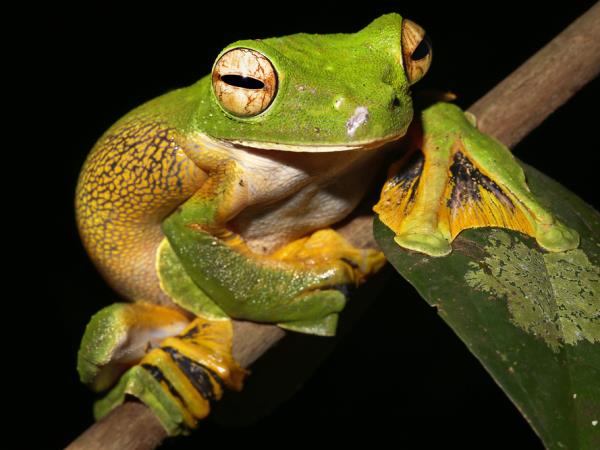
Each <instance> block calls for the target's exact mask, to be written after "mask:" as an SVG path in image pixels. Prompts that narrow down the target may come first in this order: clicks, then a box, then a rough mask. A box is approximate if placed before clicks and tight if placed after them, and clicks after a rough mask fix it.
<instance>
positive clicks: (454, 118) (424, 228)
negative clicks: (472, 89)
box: [374, 103, 579, 256]
mask: <svg viewBox="0 0 600 450" xmlns="http://www.w3.org/2000/svg"><path fill="white" fill-rule="evenodd" d="M422 128H423V131H422V141H421V142H420V145H419V147H420V149H421V152H422V154H418V153H417V154H414V155H412V165H410V164H411V162H410V161H408V160H406V161H402V162H401V163H400V164H398V165H396V166H395V167H394V168H393V170H394V172H393V174H392V176H391V177H390V178H389V179H388V181H387V182H386V184H385V186H384V188H383V190H382V194H381V199H380V201H379V203H378V204H377V205H376V206H375V208H374V209H375V211H376V212H377V213H378V214H379V217H380V219H381V220H382V221H383V222H384V223H385V224H386V225H387V226H388V227H389V228H391V229H392V230H393V231H394V232H395V234H396V236H395V241H396V242H397V243H398V244H399V245H400V246H402V247H405V248H407V249H410V250H415V251H419V252H422V253H425V254H428V255H431V256H444V255H447V254H448V253H450V251H451V246H450V243H451V242H452V240H453V239H454V238H455V237H456V236H457V235H458V234H459V233H460V232H461V231H462V230H464V229H467V228H476V227H484V226H497V227H503V228H509V229H513V230H517V231H521V232H523V233H526V234H528V235H530V236H533V237H535V238H536V240H537V242H538V244H539V245H540V246H541V247H543V248H544V249H546V250H549V251H563V250H568V249H572V248H575V247H577V246H578V245H579V236H578V234H577V233H576V232H575V231H574V230H571V229H570V228H568V227H566V226H565V225H564V224H562V223H561V222H560V221H559V220H557V219H556V218H555V217H554V215H553V214H552V213H551V212H550V211H549V210H548V209H546V208H545V207H544V206H542V205H541V204H540V203H539V202H538V201H537V200H536V198H535V197H534V196H533V195H532V193H531V192H530V191H529V188H528V186H527V184H526V182H525V175H524V173H523V170H522V168H521V167H520V166H519V164H518V163H517V162H516V160H515V159H514V157H513V155H512V153H511V152H510V151H509V150H508V149H507V148H506V147H505V146H503V145H502V144H500V143H499V142H498V141H496V140H494V139H493V138H491V137H490V136H488V135H486V134H484V133H482V132H480V131H479V130H477V128H476V127H475V126H474V124H472V123H471V122H470V121H469V119H468V117H466V116H465V114H464V113H463V112H462V111H461V110H460V109H459V108H458V107H456V106H455V105H451V104H448V103H438V104H436V105H434V106H432V107H430V108H428V109H427V110H425V111H424V112H423V114H422ZM409 166H410V167H409Z"/></svg>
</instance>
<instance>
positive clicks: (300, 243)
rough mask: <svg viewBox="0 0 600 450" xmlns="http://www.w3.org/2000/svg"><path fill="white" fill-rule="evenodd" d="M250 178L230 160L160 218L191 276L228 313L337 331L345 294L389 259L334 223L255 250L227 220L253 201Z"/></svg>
mask: <svg viewBox="0 0 600 450" xmlns="http://www.w3.org/2000/svg"><path fill="white" fill-rule="evenodd" d="M248 185H249V183H248V182H247V180H246V179H244V173H243V171H242V170H241V169H240V167H239V166H238V165H237V163H236V162H235V161H233V160H226V161H224V162H223V163H222V164H221V165H219V166H218V167H217V170H212V172H211V176H210V178H209V181H208V182H207V183H205V184H204V185H203V186H202V187H201V188H200V190H199V191H198V192H197V193H196V194H195V195H194V196H193V197H192V198H190V199H189V200H188V201H187V202H186V203H185V204H183V205H182V206H181V207H180V208H179V209H178V210H177V211H175V212H174V213H173V214H171V215H170V216H169V217H168V218H167V219H166V220H165V221H164V222H163V231H164V233H165V235H166V237H167V239H168V241H169V244H170V246H171V247H172V249H173V251H174V252H175V253H176V255H177V257H178V260H179V261H180V262H181V264H182V265H183V267H184V268H185V270H186V272H187V273H188V274H189V276H190V278H191V279H192V280H193V281H194V283H195V284H196V285H198V286H199V287H200V288H201V289H202V290H203V291H204V292H206V294H207V295H208V296H209V297H210V298H211V299H212V300H213V301H214V302H215V303H216V304H218V306H219V307H220V308H221V309H222V310H223V311H224V312H225V313H227V315H229V316H230V317H234V318H239V319H247V320H252V321H257V322H271V323H277V324H279V325H280V326H282V327H285V328H288V329H293V330H296V331H303V332H307V333H311V334H320V335H332V334H334V333H335V328H336V324H337V317H338V313H339V312H340V311H341V310H342V309H343V307H344V305H345V302H346V298H345V295H344V293H343V290H340V287H342V286H347V285H353V284H354V285H356V284H358V283H360V282H361V281H362V280H363V279H364V278H365V277H366V276H367V275H368V274H370V273H371V272H374V271H376V270H377V269H379V268H380V267H381V266H382V265H383V264H384V257H383V255H382V254H381V253H380V252H378V251H374V250H360V249H356V248H354V247H353V246H352V245H350V244H349V243H348V242H347V241H346V240H344V239H343V238H342V237H341V236H340V235H339V234H338V233H336V232H335V231H333V230H331V229H325V230H319V231H316V232H315V233H313V234H312V235H310V236H307V237H304V238H301V239H298V240H296V241H294V242H291V243H289V244H288V245H287V246H285V247H283V248H281V249H279V250H277V251H276V252H274V253H272V254H269V255H259V254H257V253H255V252H253V251H252V250H251V249H250V248H249V247H248V246H247V245H246V243H245V242H244V240H243V239H242V238H241V237H240V236H239V235H237V234H235V233H232V232H231V231H229V230H228V229H227V228H226V224H227V221H229V220H231V218H232V217H234V216H235V214H236V213H237V212H239V211H240V210H241V209H243V208H244V207H245V206H246V205H247V204H248V202H249V201H250V200H249V199H250V196H251V195H252V193H251V192H249V189H250V188H249V186H248Z"/></svg>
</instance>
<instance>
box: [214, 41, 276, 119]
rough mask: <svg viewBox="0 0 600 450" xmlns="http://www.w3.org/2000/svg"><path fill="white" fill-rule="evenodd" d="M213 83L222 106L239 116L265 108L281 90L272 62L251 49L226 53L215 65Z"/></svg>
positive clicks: (239, 49) (257, 112)
mask: <svg viewBox="0 0 600 450" xmlns="http://www.w3.org/2000/svg"><path fill="white" fill-rule="evenodd" d="M212 84H213V89H214V92H215V95H216V96H217V99H218V100H219V103H220V104H221V106H222V107H223V108H224V109H225V110H226V111H228V112H229V113H231V114H233V115H234V116H238V117H251V116H256V115H258V114H260V113H262V112H263V111H265V110H266V109H267V108H268V107H269V105H270V104H271V102H272V101H273V98H274V97H275V93H276V92H277V74H276V72H275V69H274V68H273V65H272V64H271V62H270V61H269V60H268V59H267V58H266V57H265V56H264V55H262V54H261V53H259V52H257V51H254V50H250V49H249V48H235V49H233V50H229V51H228V52H227V53H225V54H223V56H221V57H220V58H219V59H218V60H217V62H216V63H215V66H214V68H213V72H212Z"/></svg>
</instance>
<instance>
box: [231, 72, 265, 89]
mask: <svg viewBox="0 0 600 450" xmlns="http://www.w3.org/2000/svg"><path fill="white" fill-rule="evenodd" d="M221 80H222V81H223V82H224V83H227V84H230V85H231V86H236V87H241V88H244V89H262V88H264V87H265V83H263V82H262V81H260V80H257V79H256V78H251V77H243V76H241V75H221Z"/></svg>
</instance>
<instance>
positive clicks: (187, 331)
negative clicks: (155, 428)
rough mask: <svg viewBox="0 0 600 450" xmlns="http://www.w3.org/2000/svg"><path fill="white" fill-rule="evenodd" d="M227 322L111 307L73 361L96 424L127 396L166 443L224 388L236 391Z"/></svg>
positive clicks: (241, 373) (238, 375)
mask: <svg viewBox="0 0 600 450" xmlns="http://www.w3.org/2000/svg"><path fill="white" fill-rule="evenodd" d="M232 339H233V330H232V325H231V321H230V320H208V319H204V318H199V317H198V318H195V319H189V318H188V317H187V316H186V315H184V314H182V313H181V312H179V311H177V310H175V309H172V308H167V307H163V306H157V305H152V304H146V303H133V304H126V303H116V304H114V305H111V306H109V307H107V308H104V309H103V310H101V311H100V312H99V313H97V314H96V315H95V316H94V317H93V318H92V320H91V321H90V323H89V325H88V326H87V328H86V332H85V334H84V337H83V340H82V344H81V348H80V351H79V354H78V365H77V369H78V371H79V375H80V378H81V380H82V382H84V383H86V384H88V385H90V387H92V388H93V389H94V390H96V391H102V390H105V389H106V388H108V387H111V386H112V385H113V384H114V383H115V381H117V380H118V383H117V384H116V386H115V387H113V389H112V390H111V391H110V392H109V394H108V395H107V396H105V397H104V398H103V399H101V400H99V401H98V402H96V404H95V406H94V415H95V416H96V418H97V419H100V418H102V417H104V416H105V415H106V414H107V413H108V412H110V411H111V410H112V409H113V408H115V407H116V406H118V405H119V404H121V403H123V402H124V401H125V398H126V396H128V395H132V396H135V397H137V398H138V399H140V400H141V401H143V402H144V403H145V404H146V405H148V406H149V407H150V408H151V409H152V410H153V411H154V413H155V415H156V416H157V418H158V419H159V420H160V422H161V423H162V424H163V426H164V427H165V429H166V430H167V432H168V433H169V435H176V434H179V433H185V432H187V431H189V430H191V429H193V428H195V427H196V425H197V422H198V421H199V420H201V419H203V418H204V417H206V416H207V415H208V414H209V412H210V401H213V400H219V399H220V398H221V397H222V395H223V388H224V387H228V388H230V389H233V390H241V388H242V383H243V379H244V377H245V375H246V371H245V370H244V369H242V368H241V367H240V366H239V365H238V364H237V363H236V362H235V360H234V359H233V357H232V355H231V352H232Z"/></svg>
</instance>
